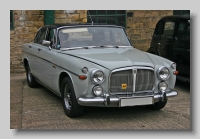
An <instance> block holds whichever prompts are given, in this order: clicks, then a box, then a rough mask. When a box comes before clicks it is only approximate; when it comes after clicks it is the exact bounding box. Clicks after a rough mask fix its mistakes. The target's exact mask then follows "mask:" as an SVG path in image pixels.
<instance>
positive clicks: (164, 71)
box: [157, 67, 170, 80]
mask: <svg viewBox="0 0 200 139" xmlns="http://www.w3.org/2000/svg"><path fill="white" fill-rule="evenodd" d="M157 76H158V78H159V79H160V80H167V79H168V78H169V76H170V72H169V69H168V68H167V67H160V68H159V69H158V72H157Z"/></svg>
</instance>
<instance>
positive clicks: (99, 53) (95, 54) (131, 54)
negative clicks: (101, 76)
mask: <svg viewBox="0 0 200 139" xmlns="http://www.w3.org/2000/svg"><path fill="white" fill-rule="evenodd" d="M61 53H63V54H67V55H70V56H73V57H77V58H81V59H84V60H87V61H89V62H92V63H95V64H98V65H100V66H102V67H105V68H107V69H109V70H113V69H117V68H122V67H129V66H148V67H152V68H154V64H153V62H152V60H151V59H150V58H149V56H148V55H147V54H146V52H143V51H140V50H138V49H135V48H92V49H79V50H69V51H62V52H61Z"/></svg>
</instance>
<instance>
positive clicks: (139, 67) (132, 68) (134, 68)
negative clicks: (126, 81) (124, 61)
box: [108, 66, 155, 95]
mask: <svg viewBox="0 0 200 139" xmlns="http://www.w3.org/2000/svg"><path fill="white" fill-rule="evenodd" d="M138 69H149V70H152V71H153V72H154V68H152V67H141V66H134V67H125V68H119V69H114V70H112V71H111V72H110V74H109V78H108V92H109V94H110V95H113V94H114V95H117V94H121V93H111V91H110V78H111V75H112V73H114V72H117V71H123V70H132V72H133V71H136V73H137V70H138ZM136 73H135V77H134V78H135V81H136V75H137V74H136ZM133 76H134V75H133ZM134 78H133V79H134ZM153 81H154V82H155V74H154V79H153ZM133 86H134V87H133V88H134V90H133V91H134V92H127V94H130V93H131V94H134V93H144V92H149V91H151V92H152V91H153V90H154V89H155V84H154V85H153V87H152V90H145V91H138V92H135V84H133Z"/></svg>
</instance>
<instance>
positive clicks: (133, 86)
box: [109, 67, 155, 95]
mask: <svg viewBox="0 0 200 139" xmlns="http://www.w3.org/2000/svg"><path fill="white" fill-rule="evenodd" d="M154 78H155V76H154V69H153V68H151V67H127V68H120V69H116V70H113V71H112V72H111V73H110V78H109V92H110V94H126V95H132V94H134V93H137V94H138V93H144V92H152V91H153V89H154ZM122 84H126V85H127V88H126V89H122V88H121V86H122Z"/></svg>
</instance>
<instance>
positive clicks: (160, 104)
mask: <svg viewBox="0 0 200 139" xmlns="http://www.w3.org/2000/svg"><path fill="white" fill-rule="evenodd" d="M166 104H167V100H165V101H159V102H156V103H154V104H153V105H147V106H146V107H147V108H150V109H152V110H160V109H162V108H164V107H165V105H166Z"/></svg>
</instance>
